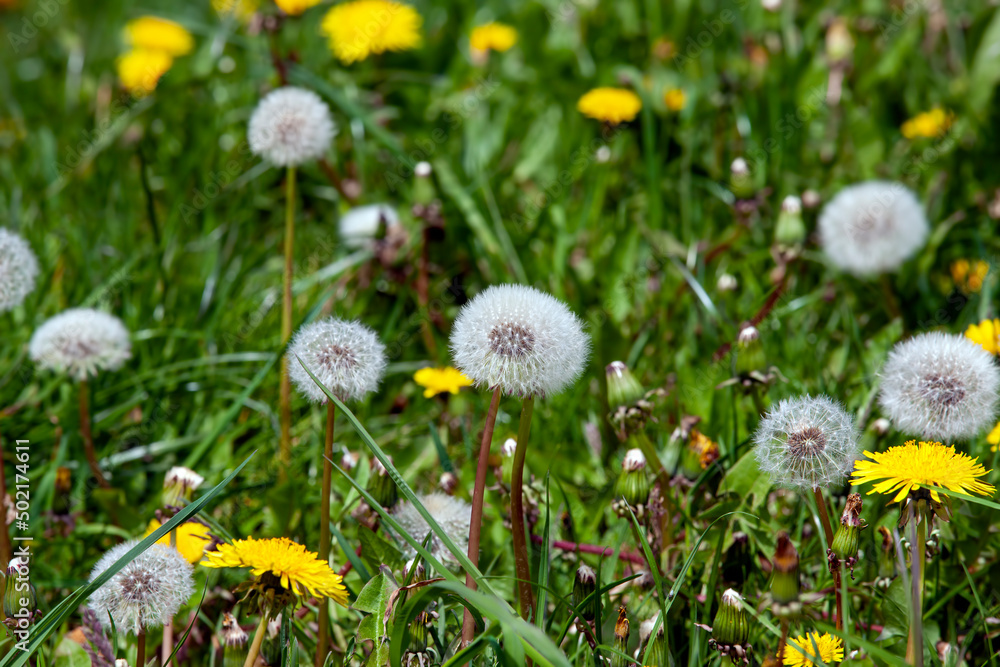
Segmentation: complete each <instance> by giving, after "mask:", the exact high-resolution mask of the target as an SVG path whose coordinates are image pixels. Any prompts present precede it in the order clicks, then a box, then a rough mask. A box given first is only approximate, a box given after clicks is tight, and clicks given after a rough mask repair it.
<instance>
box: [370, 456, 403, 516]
mask: <svg viewBox="0 0 1000 667" xmlns="http://www.w3.org/2000/svg"><path fill="white" fill-rule="evenodd" d="M389 460H390V462H391V461H392V458H391V457H390V459H389ZM368 493H370V494H372V497H373V498H375V501H376V502H377V503H378V504H379V505H381V506H382V507H385V508H386V509H389V508H391V507H392V506H393V505H395V504H396V501H397V500H399V489H398V488H396V482H394V481H393V480H392V477H390V476H389V471H388V470H386V469H385V466H383V465H382V462H381V461H379V460H378V459H375V458H373V459H372V472H371V476H370V477H369V478H368Z"/></svg>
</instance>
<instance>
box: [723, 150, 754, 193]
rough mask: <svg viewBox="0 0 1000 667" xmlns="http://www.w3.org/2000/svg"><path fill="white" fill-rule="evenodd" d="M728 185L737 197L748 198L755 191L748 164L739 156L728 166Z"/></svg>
mask: <svg viewBox="0 0 1000 667" xmlns="http://www.w3.org/2000/svg"><path fill="white" fill-rule="evenodd" d="M729 187H730V189H732V191H733V194H734V195H736V198H737V199H750V198H752V197H753V195H754V192H755V191H756V188H754V184H753V176H752V175H751V174H750V166H749V165H747V161H746V160H744V159H743V158H741V157H738V158H736V159H735V160H733V164H732V165H731V166H730V167H729Z"/></svg>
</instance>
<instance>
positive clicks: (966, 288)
mask: <svg viewBox="0 0 1000 667" xmlns="http://www.w3.org/2000/svg"><path fill="white" fill-rule="evenodd" d="M950 269H951V280H952V282H954V283H955V287H957V288H958V289H959V291H961V292H962V293H963V294H977V293H978V292H979V291H980V290H981V289H983V281H984V280H986V276H987V275H988V274H989V272H990V265H989V264H988V263H987V262H984V261H983V260H981V259H977V260H976V262H975V264H972V263H970V262H969V260H967V259H959V260H956V261H954V262H952V263H951V267H950Z"/></svg>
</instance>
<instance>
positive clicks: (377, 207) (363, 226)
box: [339, 204, 399, 248]
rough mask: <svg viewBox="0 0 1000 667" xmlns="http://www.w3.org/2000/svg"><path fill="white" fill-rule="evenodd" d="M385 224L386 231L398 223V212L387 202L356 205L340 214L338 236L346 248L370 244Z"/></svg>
mask: <svg viewBox="0 0 1000 667" xmlns="http://www.w3.org/2000/svg"><path fill="white" fill-rule="evenodd" d="M382 225H385V229H386V232H387V233H388V232H389V230H390V229H392V228H394V227H396V226H398V225H399V214H398V213H396V209H394V208H393V207H391V206H389V205H388V204H369V205H368V206H356V207H354V208H352V209H351V210H350V211H348V212H347V213H345V214H344V215H342V216H340V223H339V228H340V238H342V239H343V240H344V245H346V246H347V247H348V248H363V247H365V246H367V245H370V244H371V242H372V241H373V240H374V239H375V237H376V236H378V232H379V229H381V228H382Z"/></svg>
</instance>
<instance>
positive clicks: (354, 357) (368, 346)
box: [288, 317, 386, 403]
mask: <svg viewBox="0 0 1000 667" xmlns="http://www.w3.org/2000/svg"><path fill="white" fill-rule="evenodd" d="M300 359H301V361H302V363H299V360H300ZM303 364H304V365H305V368H303ZM385 366H386V360H385V346H384V345H383V344H382V343H381V341H379V339H378V335H377V334H376V333H375V332H374V331H372V330H371V329H369V328H368V327H366V326H365V325H364V324H362V323H361V322H358V321H353V322H347V321H345V320H339V319H337V318H335V317H331V318H328V319H325V320H321V321H319V322H313V323H312V324H307V325H305V326H303V327H302V328H301V329H299V330H298V332H296V334H295V336H294V337H293V338H292V342H291V344H290V345H289V346H288V375H289V377H290V378H291V379H292V382H294V383H295V386H296V387H297V388H298V390H299V391H300V392H302V394H303V395H305V397H306V398H308V399H309V400H311V401H315V402H317V403H326V394H324V393H323V390H322V389H320V388H319V386H317V384H316V383H315V382H314V381H313V379H312V378H311V377H309V373H307V372H306V370H305V369H306V368H308V369H309V370H310V371H311V372H312V374H313V375H315V376H316V378H317V379H318V380H319V381H320V383H321V384H322V385H323V386H324V387H326V388H327V389H328V390H329V391H330V392H331V393H333V394H335V395H336V396H337V398H339V399H341V400H342V401H346V400H358V399H361V398H364V396H365V394H367V393H368V392H371V391H374V390H375V389H377V388H378V383H379V382H380V381H381V380H382V375H383V374H384V373H385Z"/></svg>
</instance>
